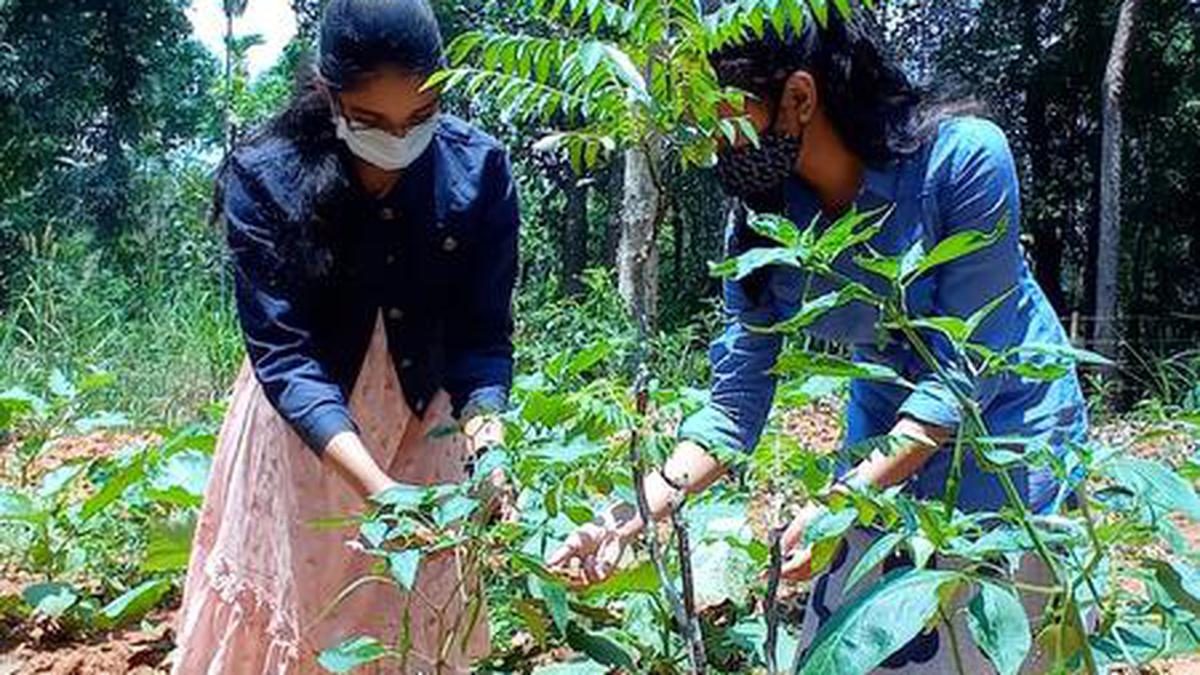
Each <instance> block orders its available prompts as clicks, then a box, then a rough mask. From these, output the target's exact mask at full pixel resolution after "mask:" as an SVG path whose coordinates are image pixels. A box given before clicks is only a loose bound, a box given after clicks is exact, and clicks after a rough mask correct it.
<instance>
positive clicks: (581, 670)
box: [533, 659, 609, 675]
mask: <svg viewBox="0 0 1200 675" xmlns="http://www.w3.org/2000/svg"><path fill="white" fill-rule="evenodd" d="M607 672H609V668H608V667H607V666H603V665H601V664H599V663H596V662H595V661H593V660H591V659H575V660H571V661H566V662H563V663H551V664H549V665H545V666H538V667H537V668H534V669H533V675H605V673H607Z"/></svg>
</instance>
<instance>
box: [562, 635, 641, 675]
mask: <svg viewBox="0 0 1200 675" xmlns="http://www.w3.org/2000/svg"><path fill="white" fill-rule="evenodd" d="M567 644H569V645H571V647H572V648H573V649H576V650H579V651H581V652H583V653H584V654H587V655H588V656H589V657H591V659H592V660H593V661H596V662H597V663H602V664H604V665H606V666H615V667H617V668H624V669H626V671H627V672H632V671H633V670H634V652H633V651H632V650H631V649H629V648H628V647H626V646H625V645H622V644H621V643H619V642H617V641H616V640H614V639H612V638H611V637H609V636H607V635H605V634H603V633H599V632H594V631H589V630H586V629H583V628H580V627H579V626H578V625H577V624H575V623H571V624H570V625H568V626H567Z"/></svg>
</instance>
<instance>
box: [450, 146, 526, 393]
mask: <svg viewBox="0 0 1200 675" xmlns="http://www.w3.org/2000/svg"><path fill="white" fill-rule="evenodd" d="M487 161H488V165H487V168H486V170H485V172H484V176H485V181H484V184H485V185H488V186H491V187H492V194H491V196H490V197H489V198H488V199H487V200H486V204H487V206H486V207H485V210H484V213H483V216H482V221H481V223H480V227H481V228H482V229H481V232H482V233H481V235H480V237H479V238H478V239H477V240H475V241H474V242H472V244H471V248H470V249H469V250H466V251H464V254H463V259H462V264H463V267H462V268H461V274H460V282H459V284H458V287H457V288H458V290H457V293H456V298H455V299H456V301H457V303H458V306H457V307H456V308H455V310H454V311H453V312H452V313H451V317H452V320H451V326H450V330H449V331H448V334H447V369H446V388H447V390H448V391H449V393H450V396H451V398H452V399H453V401H454V409H455V411H457V414H458V415H459V416H460V417H467V416H470V415H474V414H478V413H482V412H496V411H499V410H502V409H504V408H505V407H506V406H507V403H508V393H509V390H510V389H511V387H512V374H513V345H512V332H513V316H512V295H513V287H514V286H515V284H516V278H517V245H518V230H519V223H520V210H519V208H518V204H517V191H516V186H515V185H514V182H513V178H512V171H511V168H510V166H509V160H508V157H507V155H506V154H504V153H503V152H502V151H500V150H492V151H491V152H490V154H489V157H488V159H487Z"/></svg>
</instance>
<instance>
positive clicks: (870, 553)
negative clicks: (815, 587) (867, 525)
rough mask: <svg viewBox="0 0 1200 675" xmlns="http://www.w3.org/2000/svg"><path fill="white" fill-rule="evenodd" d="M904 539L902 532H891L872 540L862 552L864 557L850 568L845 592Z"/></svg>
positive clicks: (884, 558)
mask: <svg viewBox="0 0 1200 675" xmlns="http://www.w3.org/2000/svg"><path fill="white" fill-rule="evenodd" d="M903 539H904V535H903V534H902V533H899V532H889V533H887V534H884V535H882V536H880V537H879V538H877V539H876V540H875V541H873V542H871V546H870V547H869V548H868V549H867V550H866V551H865V552H864V553H863V554H862V557H861V558H859V559H858V562H857V563H855V565H854V569H852V570H850V575H849V576H848V577H846V585H845V586H844V591H843V592H844V593H849V592H850V590H851V589H852V588H854V586H855V584H857V583H858V582H859V581H860V580H862V578H863V577H865V576H866V575H867V574H868V573H869V572H870V571H871V570H873V569H875V568H876V567H877V566H878V565H879V564H880V563H882V562H883V561H884V560H886V559H887V557H888V556H890V555H891V554H892V552H893V551H895V550H896V547H897V546H898V545H899V544H900V542H901V541H903Z"/></svg>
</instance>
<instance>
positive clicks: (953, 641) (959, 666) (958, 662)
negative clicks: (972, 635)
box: [938, 607, 967, 675]
mask: <svg viewBox="0 0 1200 675" xmlns="http://www.w3.org/2000/svg"><path fill="white" fill-rule="evenodd" d="M938 614H940V615H941V616H942V624H943V625H944V626H946V634H947V635H949V636H950V654H951V656H953V657H954V669H955V670H956V671H958V675H967V671H966V669H964V668H963V662H962V652H960V651H959V648H958V634H957V633H956V632H955V631H954V624H953V623H951V622H950V617H948V616H946V611H945V610H944V609H942V608H941V607H938Z"/></svg>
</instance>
